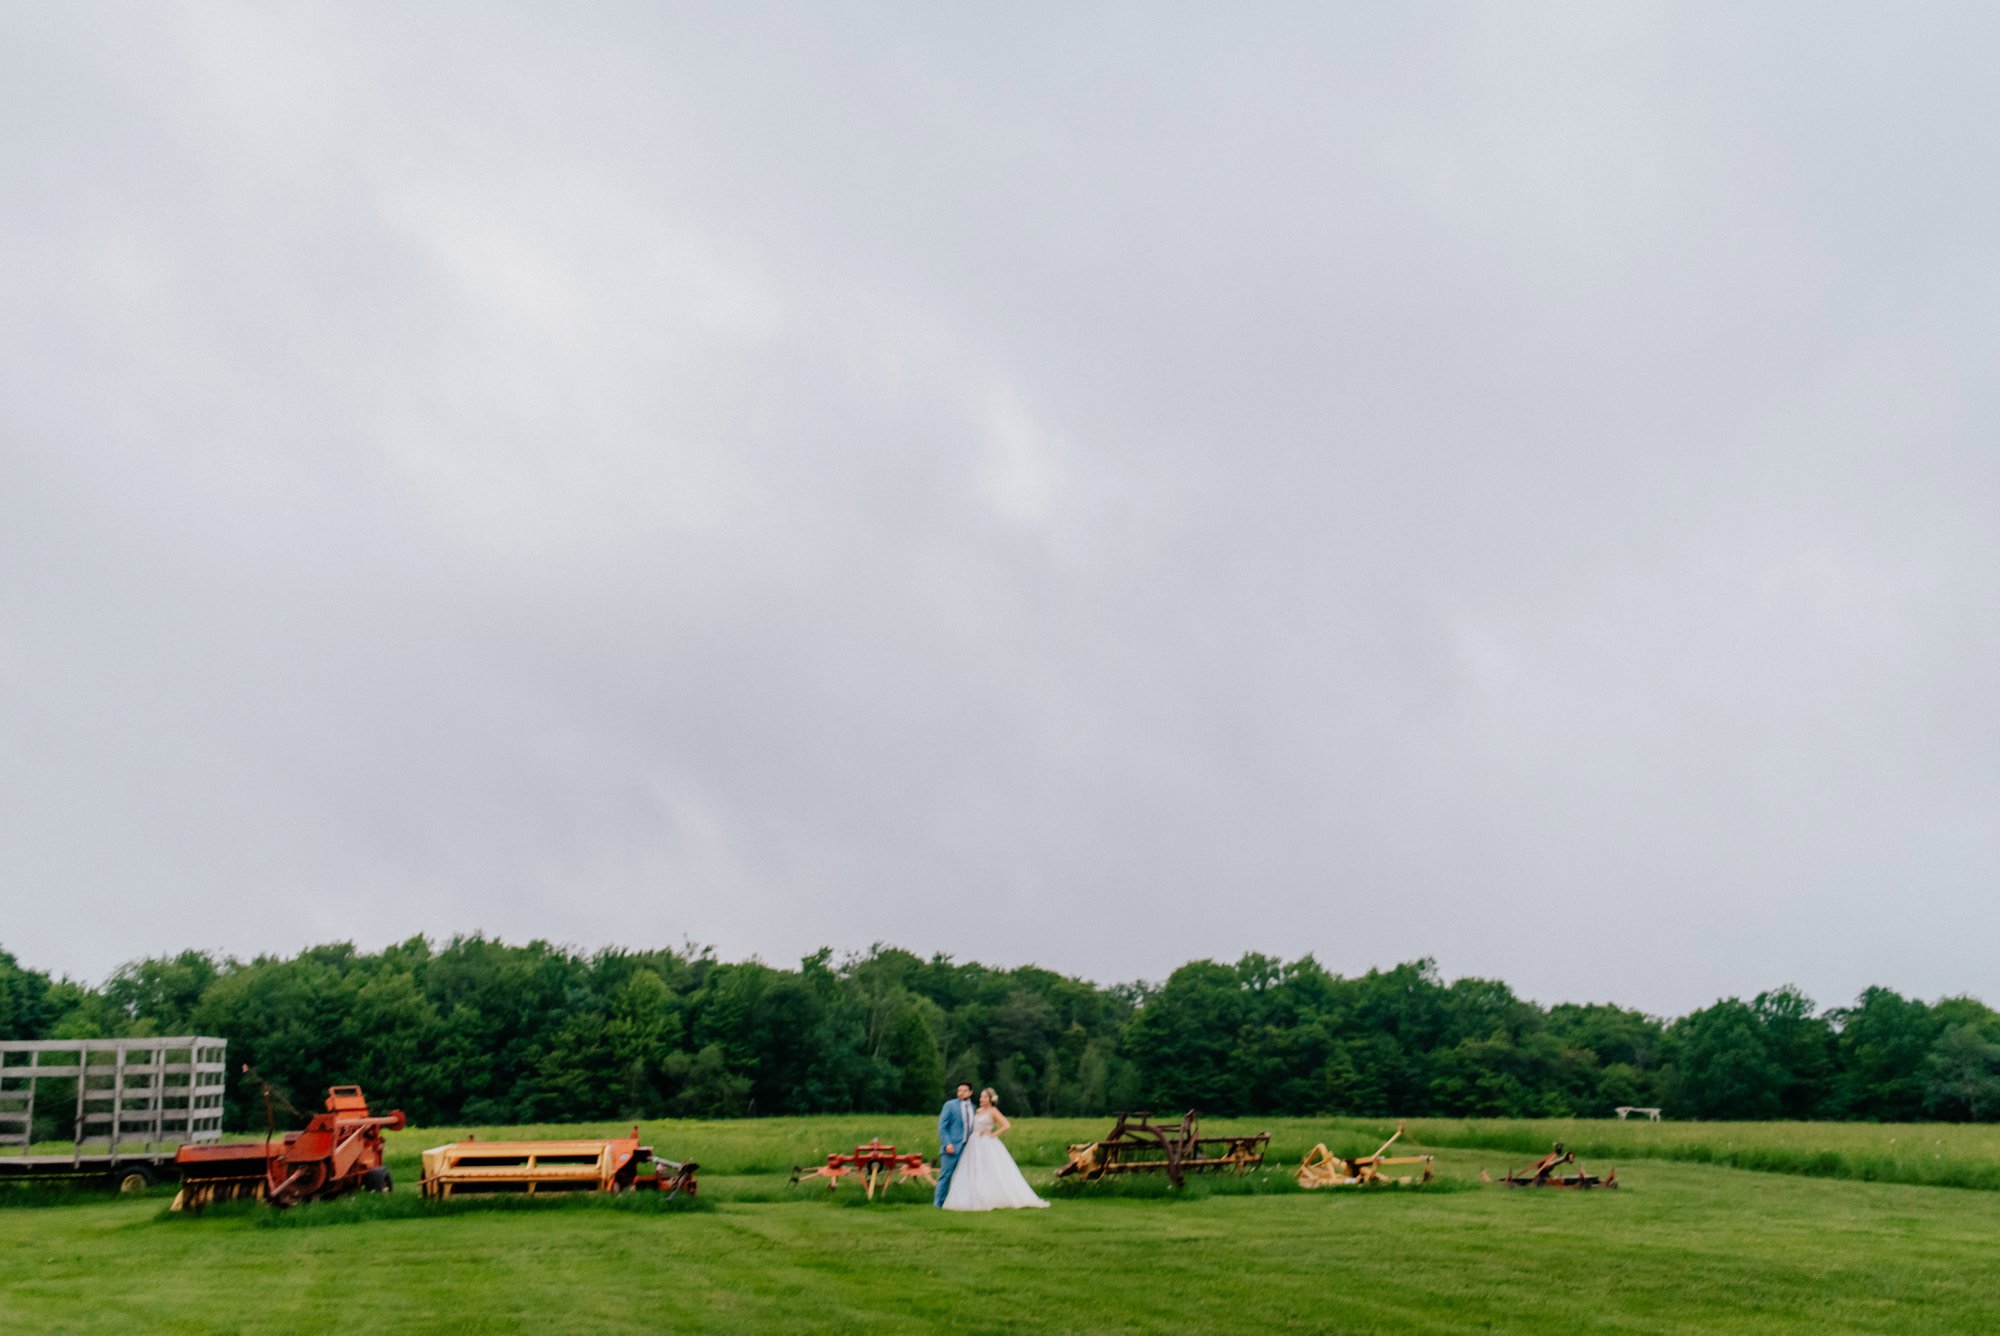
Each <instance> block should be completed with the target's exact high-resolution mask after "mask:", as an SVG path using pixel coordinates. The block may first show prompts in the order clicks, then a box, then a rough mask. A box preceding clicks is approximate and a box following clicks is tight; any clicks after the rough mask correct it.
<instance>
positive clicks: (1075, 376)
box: [0, 0, 2000, 1012]
mask: <svg viewBox="0 0 2000 1336" xmlns="http://www.w3.org/2000/svg"><path fill="white" fill-rule="evenodd" d="M1996 15H2000V11H1995V10H1994V9H1993V8H1992V7H1991V6H1989V5H1973V4H1968V5H1963V6H1921V5H1908V4H1897V5H1881V6H1876V7H1872V8H1864V7H1859V6H1828V5H1824V4H1811V5H1797V6H1780V5H1758V6H1749V7H1745V6H1739V5H1734V4H1731V5H1718V6H1710V7H1704V6H1697V5H1690V4H1673V5H1667V4H1660V5H1651V6H1626V5H1607V4H1601V3H1590V4H1582V5H1576V6H1560V7H1538V6H1531V5H1523V4H1509V5H1472V6H1458V5H1433V6H1425V5H1412V4H1404V3H1396V4H1379V5H1368V6H1344V7H1343V6H1327V5H1299V6H1295V7H1262V8H1255V9H1251V10H1247V11H1246V10H1245V8H1244V7H1241V6H1228V7H1224V6H1188V7H1180V8H1172V7H1163V6H1158V5H1137V4H1133V5H1116V6H1114V5H1074V4H1064V5H1051V6H1032V5H1030V6H1008V7H1004V8H1001V9H994V8H991V7H989V8H986V9H980V10H973V9H961V10H958V11H955V12H954V11H953V10H952V7H948V6H947V7H939V6H935V5H913V6H909V7H907V8H901V9H898V8H892V7H888V6H882V5H867V6H853V7H842V6H833V5H821V4H813V5H798V6H761V7H760V6H744V5H734V4H727V5H715V6H712V7H696V6H662V5H635V6H630V7H623V6H605V5H564V6H542V5H519V6H512V7H500V8H496V7H493V6H485V5H478V6H473V5H467V6H456V5H442V4H429V5H423V4H420V5H415V6H411V5H406V4H391V5H373V6H371V5H356V4H352V3H341V4H337V5H325V6H306V5H282V6H259V5H245V6H237V5H229V4H201V5H143V4H136V3H135V4H125V5H90V4H77V3H65V4H59V5H58V4H29V3H23V2H22V0H13V2H12V3H5V4H0V945H4V946H5V947H6V948H8V949H10V950H12V951H14V952H15V953H16V954H17V955H18V956H19V957H20V958H21V959H22V960H23V962H24V963H28V964H32V965H36V966H39V967H42V968H47V969H54V970H60V971H66V972H70V973H72V974H75V975H77V976H79V977H83V978H87V979H97V978H100V977H102V976H103V975H104V974H106V973H108V972H109V971H110V970H111V969H112V968H113V967H115V966H116V965H117V964H118V963H119V962H121V961H124V960H126V959H129V958H131V957H133V956H136V955H140V954H145V953H152V952H160V951H168V950H178V949H180V948H182V947H187V946H199V947H205V948H210V949H216V950H221V951H227V952H233V953H237V954H249V953H254V952H258V951H280V952H289V951H292V950H295V949H296V948H298V947H300V946H303V945H306V944H308V943H312V942H317V941H323V940H329V939H341V938H352V939H354V940H356V941H358V942H360V943H361V944H363V945H368V946H373V945H379V944H381V943H383V942H386V941H389V940H394V939H398V938H401V937H404V936H407V935H409V934H412V933H417V932H427V933H431V934H434V935H438V936H446V935H449V934H451V933H453V932H458V931H470V930H474V929H484V930H486V931H489V932H492V933H497V934H500V935H502V936H505V937H507V938H510V939H515V940H522V939H526V938H529V937H547V938H551V939H554V940H559V941H567V942H573V943H577V944H580V945H583V946H598V945H603V944H625V945H644V944H673V943H679V942H681V941H683V940H684V939H693V940H695V941H698V942H706V943H713V944H715V945H716V946H717V947H718V948H719V949H720V950H721V951H722V952H723V953H724V954H725V955H729V956H739V955H747V954H750V953H757V954H760V955H762V956H764V957H765V958H767V959H771V960H774V961H786V960H790V959H792V958H795V957H796V956H798V955H799V954H801V953H803V952H806V951H809V950H811V949H813V948H815V947H817V946H819V945H821V944H830V945H833V946H835V947H837V948H840V949H849V948H860V947H865V946H866V945H867V944H868V943H870V942H871V941H875V940H878V939H879V940H886V941H890V942H895V943H899V944H902V945H905V946H908V947H910V948H912V949H914V950H917V951H920V952H925V953H928V952H931V951H940V950H941V951H947V952H951V953H954V954H956V955H958V956H960V957H972V958H978V959H983V960H989V961H992V962H995V963H1000V964H1017V963H1024V962H1029V961H1034V962H1039V963H1041V964H1044V965H1047V966H1050V967H1053V968H1057V969H1061V970H1064V971H1069V972H1075V973H1080V974H1083V975H1086V976H1089V977H1092V978H1096V979H1100V980H1107V981H1108V980H1113V979H1126V978H1158V977H1161V976H1163V975H1164V974H1165V973H1166V972H1167V971H1168V970H1170V969H1171V968H1172V967H1173V966H1175V965H1177V964H1179V963H1180V962H1182V961H1184V960H1186V959H1188V958H1191V957H1195V956H1201V955H1215V956H1220V957H1224V958H1230V957H1233V956H1235V955H1236V954H1238V953H1240V952H1242V951H1245V950H1261V951H1266V952H1271V953H1275V954H1279V955H1283V956H1286V957H1292V956H1296V955H1301V954H1304V953H1306V952H1312V953H1313V954H1315V955H1316V956H1317V957H1318V958H1319V959H1320V960H1321V961H1322V962H1323V963H1324V964H1326V965H1327V966H1329V967H1330V968H1334V969H1337V970H1341V971H1344V972H1352V971H1358V970H1362V969H1365V968H1367V967H1368V966H1370V965H1376V964H1382V965H1386V964H1392V963H1394V962H1396V961H1399V960H1404V959H1409V958H1412V957H1415V956H1418V955H1425V954H1429V955H1435V956H1436V957H1437V958H1438V961H1439V963H1440V966H1441V968H1442V969H1443V970H1444V971H1445V972H1446V973H1447V974H1449V975H1458V974H1463V973H1478V974H1485V975H1492V976H1498V977H1501V978H1504V979H1506V980H1507V981H1509V982H1510V983H1512V984H1513V985H1514V986H1515V987H1516V988H1517V989H1519V990H1520V991H1522V992H1523V993H1525V994H1528V995H1530V996H1534V997H1537V998H1539V999H1541V1000H1543V1001H1551V1002H1552V1001H1558V1000H1565V999H1570V1000H1582V999H1611V1000H1616V1001H1620V1002H1623V1003H1627V1004H1631V1005H1637V1006H1642V1007H1645V1008H1648V1009H1652V1010H1657V1011H1665V1012H1677V1011H1682V1010H1686V1009H1688V1008H1691V1007H1694V1006H1698V1005H1702V1004H1705V1003H1706V1002H1708V1001H1710V1000H1712V999H1713V998H1714V997H1716V996H1717V995H1719V994H1725V993H1748V992H1754V991H1756V990H1758V989H1762V988H1765V987H1771V986H1775V985H1777V984H1781V983H1785V982H1788V981H1789V982H1796V983H1798V984H1799V985H1801V986H1802V987H1804V988H1805V989H1806V990H1807V991H1808V992H1809V993H1810V994H1812V995H1813V996H1814V997H1815V998H1817V999H1818V1000H1819V1001H1821V1002H1822V1003H1828V1004H1832V1003H1841V1002H1844V1001H1846V1000H1848V999H1850V998H1851V997H1852V996H1853V995H1854V994H1855V993H1856V992H1857V991H1858V990H1859V989H1861V988H1862V987H1864V986H1865V985H1868V984H1871V983H1882V984H1887V985H1891V986H1894V987H1897V988H1900V989H1903V990H1905V991H1911V992H1916V993H1919V994H1922V995H1925V996H1935V995H1938V994H1942V993H1953V992H1963V991H1971V992H1974V993H1977V994H1981V995H1983V996H1985V997H1986V998H1987V999H1988V1000H1989V1001H1993V1002H2000V971H1996V966H1995V959H1996V951H1995V945H1996V942H2000V897H1996V890H2000V886H1996V877H1995V874H1996V870H2000V705H1996V684H2000V453H1997V452H1996V446H2000V378H1996V376H1995V365H1996V354H2000V339H1996V334H2000V172H1996V170H1995V167H1996V164H1995V157H1996V147H2000V145H1996V140H2000V95H1996V93H1995V85H1994V78H1993V70H1994V69H1995V67H1996V65H1997V64H2000V41H1996V37H2000V17H1996Z"/></svg>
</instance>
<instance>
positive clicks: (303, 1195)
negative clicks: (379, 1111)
mask: <svg viewBox="0 0 2000 1336" xmlns="http://www.w3.org/2000/svg"><path fill="white" fill-rule="evenodd" d="M402 1126H403V1111H402V1110H401V1109H397V1110H396V1111H394V1112H393V1113H390V1114H387V1115H386V1116H381V1117H373V1116H370V1114H369V1112H368V1100H367V1098H366V1097H365V1096H363V1095H362V1093H361V1087H360V1086H335V1087H333V1088H332V1089H331V1090H329V1091H327V1092H326V1110H325V1112H323V1113H316V1114H314V1115H313V1116H312V1118H311V1120H310V1121H308V1122H307V1123H306V1126H305V1130H304V1131H301V1132H287V1133H285V1139H284V1142H283V1143H282V1144H279V1145H273V1144H272V1143H271V1140H270V1138H269V1137H268V1136H266V1138H265V1139H264V1140H263V1141H262V1142H254V1141H250V1142H224V1143H222V1144H219V1145H206V1146H193V1145H190V1146H182V1147H181V1148H180V1150H179V1151H178V1152H176V1153H175V1155H174V1163H175V1164H176V1165H177V1166H178V1167H179V1169H180V1175H181V1190H180V1192H179V1194H177V1195H176V1196H175V1197H174V1204H173V1209H174V1210H176V1211H180V1210H196V1211H198V1210H200V1209H201V1208H202V1207H203V1206H206V1205H207V1204H208V1203H210V1202H213V1201H226V1200H229V1199H231V1198H236V1197H261V1198H263V1199H265V1200H267V1201H269V1202H270V1203H271V1204H272V1205H273V1206H293V1205H296V1204H297V1203H299V1202H302V1201H321V1200H325V1199H327V1198H331V1197H339V1196H343V1195H345V1194H346V1193H349V1192H354V1191H358V1190H366V1191H369V1192H387V1191H388V1190H389V1188H390V1186H391V1183H390V1178H389V1171H388V1170H387V1169H385V1168H384V1167H383V1166H382V1132H383V1129H385V1128H387V1129H390V1130H396V1129H400V1128H401V1127H402Z"/></svg>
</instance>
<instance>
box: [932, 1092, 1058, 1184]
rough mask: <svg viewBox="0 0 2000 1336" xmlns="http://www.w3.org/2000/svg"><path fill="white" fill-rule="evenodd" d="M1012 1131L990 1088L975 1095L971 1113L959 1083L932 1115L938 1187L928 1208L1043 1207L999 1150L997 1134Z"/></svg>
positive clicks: (968, 1099) (968, 1096)
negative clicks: (954, 1094)
mask: <svg viewBox="0 0 2000 1336" xmlns="http://www.w3.org/2000/svg"><path fill="white" fill-rule="evenodd" d="M1012 1125H1013V1124H1011V1123H1009V1122H1008V1121H1007V1115H1006V1114H1004V1113H1002V1112H1000V1098H999V1096H997V1095H995V1094H994V1093H993V1091H992V1089H991V1088H988V1089H985V1090H982V1091H980V1092H979V1107H978V1108H977V1109H974V1108H973V1107H972V1087H971V1086H970V1085H968V1084H966V1083H965V1082H963V1081H961V1082H959V1084H958V1097H957V1098H956V1099H948V1100H946V1101H945V1102H944V1107H943V1108H942V1109H939V1110H938V1147H939V1154H938V1182H937V1193H936V1194H935V1195H934V1196H933V1197H932V1198H931V1205H933V1206H942V1207H944V1209H945V1210H947V1211H1005V1210H1011V1209H1012V1208H1014V1207H1016V1206H1047V1205H1048V1203H1047V1202H1045V1201H1043V1200H1042V1199H1041V1198H1040V1197H1037V1196H1036V1195H1035V1190H1034V1189H1033V1188H1031V1187H1029V1186H1028V1180H1027V1179H1025V1178H1023V1177H1021V1171H1020V1170H1019V1169H1018V1168H1016V1167H1015V1165H1014V1157H1013V1156H1012V1155H1009V1154H1008V1153H1007V1148H1006V1147H1005V1146H1003V1145H1001V1144H1000V1134H1001V1133H1003V1132H1005V1131H1006V1130H1007V1129H1008V1128H1009V1127H1011V1126H1012Z"/></svg>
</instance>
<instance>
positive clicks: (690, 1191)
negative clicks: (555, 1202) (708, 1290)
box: [423, 1127, 697, 1201]
mask: <svg viewBox="0 0 2000 1336" xmlns="http://www.w3.org/2000/svg"><path fill="white" fill-rule="evenodd" d="M696 1167H697V1166H696V1165H695V1163H694V1161H692V1160H688V1161H679V1160H662V1159H657V1158H655V1157H654V1155H653V1148H652V1147H651V1146H642V1145H640V1144H639V1129H638V1128H637V1127H634V1128H633V1129H632V1135H631V1136H629V1137H616V1138H613V1139H611V1140H607V1141H587V1140H579V1141H480V1140H478V1139H476V1138H470V1137H468V1138H467V1139H466V1140H464V1141H454V1142H451V1143H450V1144H448V1145H443V1146H433V1147H431V1148H430V1149H429V1150H427V1151H425V1152H424V1181H423V1193H424V1196H426V1197H429V1198H432V1199H434V1200H440V1201H441V1200H443V1199H445V1198H447V1197H454V1196H460V1195H469V1194H472V1193H496V1192H525V1193H527V1194H528V1195H529V1196H539V1195H542V1194H545V1193H550V1192H634V1191H652V1192H659V1193H661V1194H663V1195H666V1196H672V1195H673V1194H674V1193H676V1192H679V1193H684V1194H685V1195H687V1196H690V1197H692V1196H694V1194H695V1186H696V1185H695V1176H694V1171H695V1169H696ZM642 1170H646V1171H648V1172H644V1173H642V1172H641V1171H642Z"/></svg>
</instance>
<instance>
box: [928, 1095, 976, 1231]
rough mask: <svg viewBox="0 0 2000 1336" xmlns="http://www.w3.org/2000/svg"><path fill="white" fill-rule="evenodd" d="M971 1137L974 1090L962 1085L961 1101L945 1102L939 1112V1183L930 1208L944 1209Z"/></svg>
mask: <svg viewBox="0 0 2000 1336" xmlns="http://www.w3.org/2000/svg"><path fill="white" fill-rule="evenodd" d="M971 1135H972V1087H971V1086H970V1085H969V1084H967V1083H966V1082H964V1081H960V1082H959V1083H958V1098H956V1099H948V1100H946V1101H945V1102H944V1107H943V1108H942V1109H939V1110H938V1181H937V1191H936V1192H935V1193H933V1194H931V1205H933V1206H942V1205H944V1199H945V1195H946V1194H947V1193H949V1192H950V1191H951V1176H952V1175H953V1174H955V1173H957V1172H958V1157H959V1156H960V1155H962V1154H964V1152H965V1141H966V1138H967V1137H970V1136H971Z"/></svg>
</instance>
